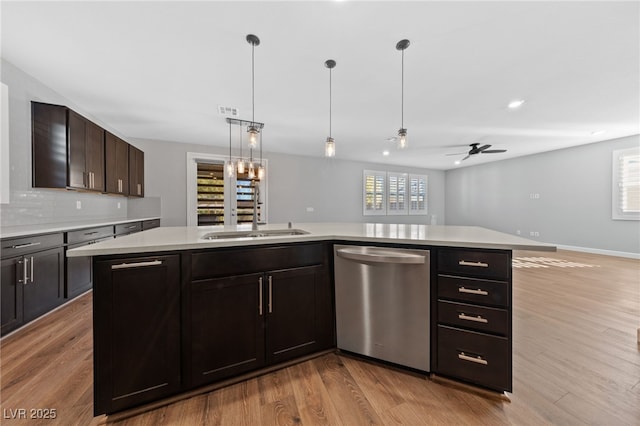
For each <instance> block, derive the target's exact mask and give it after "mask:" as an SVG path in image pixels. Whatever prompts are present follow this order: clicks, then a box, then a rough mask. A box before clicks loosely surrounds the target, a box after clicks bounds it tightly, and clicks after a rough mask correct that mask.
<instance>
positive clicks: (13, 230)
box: [0, 216, 160, 238]
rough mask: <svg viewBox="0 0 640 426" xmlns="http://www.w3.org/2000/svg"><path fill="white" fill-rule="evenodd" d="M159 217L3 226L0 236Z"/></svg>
mask: <svg viewBox="0 0 640 426" xmlns="http://www.w3.org/2000/svg"><path fill="white" fill-rule="evenodd" d="M151 219H160V217H158V216H153V217H141V218H135V219H95V220H79V221H77V222H60V223H43V224H37V225H17V226H3V227H2V228H0V238H15V237H24V236H27V235H36V234H51V233H54V232H66V231H73V230H75V229H83V228H93V227H98V226H107V225H119V224H121V223H131V222H141V221H143V220H151Z"/></svg>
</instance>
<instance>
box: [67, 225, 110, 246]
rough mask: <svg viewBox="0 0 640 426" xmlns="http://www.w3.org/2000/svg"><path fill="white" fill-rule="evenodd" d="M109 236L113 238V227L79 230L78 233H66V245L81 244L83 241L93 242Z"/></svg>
mask: <svg viewBox="0 0 640 426" xmlns="http://www.w3.org/2000/svg"><path fill="white" fill-rule="evenodd" d="M110 236H113V226H101V227H99V228H88V229H80V230H78V231H71V232H67V244H77V243H83V242H85V241H93V240H98V239H101V238H105V237H110Z"/></svg>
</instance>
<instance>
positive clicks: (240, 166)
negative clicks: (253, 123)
mask: <svg viewBox="0 0 640 426" xmlns="http://www.w3.org/2000/svg"><path fill="white" fill-rule="evenodd" d="M239 128H240V158H238V174H239V175H242V174H244V157H242V125H240V126H239Z"/></svg>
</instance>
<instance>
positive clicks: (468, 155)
mask: <svg viewBox="0 0 640 426" xmlns="http://www.w3.org/2000/svg"><path fill="white" fill-rule="evenodd" d="M469 157H471V155H470V154H467V156H466V157H464V158H463V159H462V160H460V161H464V160H466V159H467V158H469Z"/></svg>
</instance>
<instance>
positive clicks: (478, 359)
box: [458, 352, 489, 365]
mask: <svg viewBox="0 0 640 426" xmlns="http://www.w3.org/2000/svg"><path fill="white" fill-rule="evenodd" d="M458 358H459V359H461V360H464V361H469V362H475V363H476V364H482V365H487V364H489V362H488V361H487V360H486V359H482V357H481V356H480V355H478V356H475V357H473V356H469V355H465V353H464V352H460V353H459V354H458Z"/></svg>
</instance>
